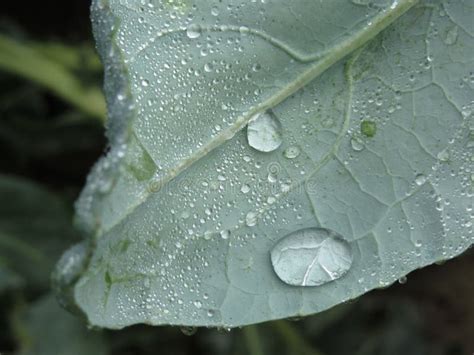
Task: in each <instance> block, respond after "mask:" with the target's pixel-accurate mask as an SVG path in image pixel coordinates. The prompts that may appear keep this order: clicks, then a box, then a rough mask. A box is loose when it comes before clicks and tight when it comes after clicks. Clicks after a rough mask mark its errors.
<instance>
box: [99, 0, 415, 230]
mask: <svg viewBox="0 0 474 355" xmlns="http://www.w3.org/2000/svg"><path fill="white" fill-rule="evenodd" d="M418 1H419V0H399V1H398V2H394V5H393V6H391V7H390V8H389V9H386V10H384V11H383V12H381V13H380V14H378V15H377V16H375V18H374V19H373V20H372V21H371V22H369V23H368V25H367V26H366V27H364V28H363V29H361V30H360V31H358V32H357V33H355V34H354V35H353V36H352V37H351V38H348V39H346V40H345V41H343V42H341V43H338V44H336V45H335V46H334V47H333V48H332V50H329V51H328V54H327V55H326V56H325V57H323V58H321V59H320V60H319V61H317V62H315V63H314V64H313V65H310V66H309V68H308V69H307V70H305V71H304V72H303V73H302V74H300V75H299V76H298V77H297V78H295V80H294V81H292V82H290V83H288V84H287V85H286V86H285V88H283V89H282V90H280V91H279V92H277V93H276V94H275V95H273V96H271V97H270V98H268V99H267V100H265V101H263V102H262V103H261V104H260V105H258V106H255V107H254V108H252V109H251V110H249V111H248V112H247V113H246V114H245V115H242V116H239V117H238V118H237V119H236V120H235V122H234V124H233V125H232V126H230V127H228V128H227V129H225V130H223V131H222V132H221V133H220V134H219V135H217V136H216V137H215V138H214V139H212V140H210V141H209V142H208V143H207V144H206V145H204V146H203V147H201V148H200V149H198V150H197V151H196V152H195V153H194V154H192V155H190V156H189V157H188V158H187V159H184V160H182V161H180V162H179V163H178V164H177V165H176V166H175V167H174V168H172V169H170V170H169V171H168V172H167V174H166V175H165V176H163V178H162V179H161V181H159V182H158V185H159V186H164V185H165V184H168V183H169V182H170V181H172V180H173V179H175V178H176V177H177V176H178V175H179V174H181V173H182V172H183V171H185V170H187V169H188V168H189V167H190V166H191V165H193V164H194V163H196V162H197V161H199V160H201V159H202V158H204V157H205V156H206V155H207V154H208V153H210V152H211V151H213V150H214V149H216V148H217V147H219V146H221V145H222V144H223V143H225V142H226V141H228V140H230V139H231V138H232V137H234V135H235V134H236V133H238V132H239V131H240V130H242V129H243V128H245V126H246V125H247V123H248V122H249V120H250V119H251V118H252V117H253V116H255V115H256V114H258V113H260V112H264V111H266V110H268V109H270V108H272V107H275V106H276V105H278V104H280V103H281V102H283V101H284V100H285V99H286V98H288V97H289V96H291V95H292V94H294V93H295V92H296V91H298V90H299V89H301V88H302V87H304V86H305V85H307V84H308V83H309V82H311V81H312V80H314V79H315V78H317V77H318V76H319V75H321V74H322V73H323V72H325V71H326V70H327V69H329V68H330V67H331V66H332V65H333V64H335V63H337V62H338V61H339V60H341V59H343V58H344V57H346V56H347V55H349V54H350V53H352V52H354V51H355V50H356V49H357V48H359V47H361V46H362V45H363V44H365V43H367V42H368V41H370V40H371V39H373V38H374V37H375V36H376V35H378V34H379V33H380V32H381V31H382V30H384V29H385V28H386V27H387V26H389V25H390V24H391V23H393V22H394V21H395V20H396V19H398V18H399V17H400V16H401V15H403V14H404V13H405V12H406V11H408V10H409V9H410V8H411V7H413V6H414V5H415V4H416V3H418ZM155 192H157V191H149V192H147V193H146V194H144V195H143V197H142V198H141V199H140V200H138V202H137V203H136V204H134V205H133V206H131V208H130V209H129V210H128V211H127V213H125V214H124V215H123V216H122V217H121V218H119V219H118V220H117V221H116V222H115V223H114V224H112V225H110V226H108V228H107V229H105V230H100V231H99V233H98V234H105V233H106V232H107V231H109V230H111V229H112V228H114V227H115V226H116V225H117V224H119V223H121V222H122V221H123V220H124V219H125V218H126V217H127V216H129V215H131V214H132V213H133V212H134V211H135V209H136V208H137V207H139V206H140V205H142V204H143V203H144V202H145V201H147V200H148V198H149V196H150V195H151V194H153V193H155Z"/></svg>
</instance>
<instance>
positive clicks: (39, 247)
mask: <svg viewBox="0 0 474 355" xmlns="http://www.w3.org/2000/svg"><path fill="white" fill-rule="evenodd" d="M0 201H2V203H1V204H0V267H2V268H3V269H4V270H6V271H10V273H9V274H10V275H12V273H13V274H14V275H16V278H20V279H21V280H22V281H25V282H26V286H28V287H30V288H32V289H35V290H45V289H47V288H49V284H50V281H49V280H50V274H51V271H52V270H53V267H54V263H55V261H56V260H57V258H58V257H59V256H60V255H61V252H62V251H63V250H64V248H66V247H67V246H68V245H70V244H72V243H74V242H75V241H77V240H78V236H77V233H76V232H75V231H74V229H73V228H72V223H71V211H70V210H68V208H67V206H66V204H65V203H64V201H62V200H61V199H60V198H59V197H57V196H56V195H54V194H53V193H52V192H50V191H48V190H46V189H44V188H43V187H41V186H39V185H37V184H35V183H33V182H30V181H28V180H25V179H23V178H20V177H13V176H7V175H1V174H0ZM1 275H2V277H1V279H2V280H1V282H2V283H3V282H5V279H6V278H7V274H5V275H3V274H1ZM4 277H5V279H4ZM17 284H18V283H17Z"/></svg>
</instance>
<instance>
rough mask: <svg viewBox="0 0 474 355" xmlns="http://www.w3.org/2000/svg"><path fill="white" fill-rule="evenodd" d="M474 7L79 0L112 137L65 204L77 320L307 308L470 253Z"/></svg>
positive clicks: (168, 319)
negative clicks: (84, 244)
mask: <svg viewBox="0 0 474 355" xmlns="http://www.w3.org/2000/svg"><path fill="white" fill-rule="evenodd" d="M473 6H474V1H472V0H466V1H428V0H427V1H420V2H417V1H410V0H399V1H393V2H392V1H388V0H380V1H372V2H366V1H352V2H351V1H348V0H338V1H334V0H331V1H329V0H327V1H307V0H301V1H292V2H291V3H290V2H287V1H271V2H249V1H238V2H234V1H232V2H230V1H223V2H218V1H198V0H194V1H193V0H186V1H184V0H182V1H166V2H151V1H150V2H146V4H145V2H141V3H138V2H136V1H115V0H114V1H112V0H110V1H106V0H103V1H101V0H98V1H95V2H94V5H93V21H94V27H95V34H96V37H97V42H98V48H99V50H100V53H101V56H102V59H103V61H104V64H105V69H106V74H105V75H106V77H105V82H106V85H105V90H106V94H107V100H108V106H109V116H110V121H109V122H110V127H109V131H108V135H109V138H110V145H111V147H110V151H109V153H108V154H107V156H106V157H104V158H103V159H101V160H100V161H99V162H98V163H97V164H96V166H95V167H94V169H93V171H92V173H91V175H90V176H89V179H88V183H87V186H86V187H85V189H84V191H83V193H82V195H81V197H80V199H79V201H78V203H77V217H78V222H79V225H80V226H81V227H82V228H83V229H84V230H86V231H87V232H88V233H89V235H90V243H88V245H90V246H91V250H90V254H91V258H90V260H79V259H80V258H79V257H78V256H77V255H73V259H74V260H76V261H75V262H78V263H79V262H80V263H81V265H83V264H85V263H86V262H87V268H86V270H85V271H84V272H83V273H80V274H78V275H76V276H77V277H76V278H78V281H77V283H75V285H74V288H73V291H74V295H75V301H76V303H77V304H78V306H79V307H80V308H81V309H82V310H83V311H84V312H85V313H86V315H87V317H88V319H89V322H90V323H91V324H93V325H98V326H102V327H110V328H121V327H124V326H127V325H131V324H135V323H147V324H154V325H158V324H178V325H187V326H217V327H220V326H225V327H234V326H242V325H246V324H251V323H257V322H263V321H267V320H272V319H279V318H285V317H290V316H304V315H308V314H313V313H316V312H320V311H322V310H325V309H327V308H330V307H332V306H334V305H336V304H339V303H342V302H344V301H347V300H349V299H353V298H355V297H358V296H360V295H362V294H364V293H365V292H367V291H369V290H372V289H374V288H379V287H385V286H387V285H389V284H391V283H393V282H394V281H395V280H397V279H398V278H400V277H402V276H404V275H406V274H407V273H409V272H410V271H412V270H414V269H417V268H421V267H423V266H425V265H428V264H431V263H434V262H437V261H440V260H443V259H448V258H452V257H454V256H456V255H458V254H460V253H462V252H463V251H464V250H466V249H467V248H468V247H469V246H470V245H471V244H472V243H473V239H474V236H473V229H472V203H473V201H472V196H473V186H472V183H473V182H472V180H473V178H472V149H473V148H472V147H473V134H472V129H473V126H474V123H473V118H472V117H473V116H472V115H471V113H472V109H473V108H474V107H473V106H474V105H473V102H472V97H473V74H472V58H474V40H473V36H474V28H473V25H472V21H471V18H470V16H469V14H472V11H473ZM364 122H370V123H369V124H368V123H364ZM247 124H249V129H247V128H246V126H247ZM308 230H309V231H313V232H314V231H318V232H317V233H313V232H310V233H309V234H308V233H306V232H307V231H308ZM305 231H306V232H305ZM302 235H303V236H304V238H302V237H301V236H302ZM321 238H322V239H324V238H336V239H335V240H336V241H337V242H325V241H324V242H321ZM282 240H284V242H282V243H280V242H281V241H282ZM275 248H276V249H275ZM272 250H273V253H272V257H271V256H270V253H271V252H272ZM289 251H291V254H288V252H289ZM86 254H87V253H83V255H86ZM279 258H280V259H279ZM279 261H282V263H279ZM63 262H64V260H63ZM272 262H273V263H272ZM274 267H275V269H274ZM77 269H80V268H77ZM65 278H67V279H68V280H70V279H72V278H71V275H65ZM310 279H311V282H303V281H301V280H310ZM291 280H297V281H291ZM303 285H305V286H303Z"/></svg>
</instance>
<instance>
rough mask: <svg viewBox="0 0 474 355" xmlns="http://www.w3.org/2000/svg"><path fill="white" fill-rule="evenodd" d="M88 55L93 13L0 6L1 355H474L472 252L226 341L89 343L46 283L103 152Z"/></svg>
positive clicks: (97, 74)
mask: <svg viewBox="0 0 474 355" xmlns="http://www.w3.org/2000/svg"><path fill="white" fill-rule="evenodd" d="M137 1H138V0H137ZM93 47H94V44H93V39H92V34H91V26H90V21H89V1H88V0H69V1H60V0H43V1H33V0H30V1H28V0H27V1H17V2H11V1H6V0H5V1H2V3H1V5H0V354H8V353H15V354H16V353H18V354H36V355H43V354H45V355H51V354H53V355H54V354H58V355H59V354H64V355H74V354H78V355H82V354H84V355H85V354H114V355H125V354H127V355H128V354H130V355H132V354H134V355H135V354H137V355H141V354H158V353H159V354H173V355H176V354H251V355H263V354H313V355H317V354H319V355H323V354H324V355H339V354H360V355H363V354H364V355H365V354H367V355H375V354H380V355H386V354H388V355H390V354H394V355H395V354H397V355H398V354H404V355H409V354H413V355H422V354H427V355H444V354H446V355H448V354H449V355H451V354H452V355H458V354H473V353H474V285H473V280H474V271H473V270H474V253H473V252H472V250H471V251H470V252H467V253H465V254H464V255H463V256H461V257H459V258H457V259H455V260H452V261H448V262H446V263H444V264H443V265H433V266H430V267H427V268H425V269H423V270H419V271H416V272H413V273H412V274H410V275H409V276H408V278H407V279H406V280H405V279H403V280H400V282H399V283H397V284H395V285H392V286H390V287H388V288H386V289H384V290H377V291H373V292H371V293H369V294H367V295H365V296H363V297H361V298H360V299H358V300H354V301H352V302H350V303H347V304H343V305H340V306H338V307H335V308H333V309H331V310H329V311H326V312H323V313H321V314H318V315H315V316H312V317H308V318H305V319H301V320H297V319H293V320H284V321H277V322H269V323H266V324H262V325H258V326H252V327H246V328H243V329H236V330H232V331H228V330H210V329H200V330H198V331H197V332H196V330H195V329H176V328H172V327H159V328H152V327H146V326H135V327H131V328H128V329H125V330H122V331H118V332H112V331H103V330H102V331H101V330H91V329H87V328H86V327H85V325H84V324H83V323H82V322H81V321H80V320H79V319H77V318H74V317H72V316H71V315H69V314H68V313H66V312H65V311H63V310H62V309H60V308H59V307H58V306H57V304H56V302H55V301H54V298H53V296H52V295H51V292H50V286H49V273H50V272H51V269H52V268H53V265H54V263H55V261H56V260H57V258H58V257H59V255H60V253H61V251H62V250H64V248H67V246H68V245H71V244H72V243H74V241H75V240H77V239H78V238H79V236H78V235H77V232H76V231H75V230H74V228H73V227H72V213H73V202H74V200H75V198H76V197H77V195H78V193H79V192H80V189H81V187H82V186H83V184H84V182H85V178H86V176H87V173H88V171H89V169H90V167H91V166H92V164H93V163H94V161H95V160H96V159H97V158H98V157H99V156H100V155H101V154H102V152H103V150H104V147H105V139H104V129H103V124H104V122H105V111H104V104H103V97H102V94H101V91H100V88H101V85H102V83H101V81H102V68H101V65H100V62H99V60H98V58H97V56H96V54H95V52H94V49H93ZM194 333H195V334H194ZM191 334H193V335H191Z"/></svg>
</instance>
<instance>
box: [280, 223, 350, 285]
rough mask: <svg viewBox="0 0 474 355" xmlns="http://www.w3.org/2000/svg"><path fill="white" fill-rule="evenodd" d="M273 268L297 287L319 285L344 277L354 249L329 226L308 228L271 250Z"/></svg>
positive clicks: (294, 233)
mask: <svg viewBox="0 0 474 355" xmlns="http://www.w3.org/2000/svg"><path fill="white" fill-rule="evenodd" d="M271 261H272V265H273V269H274V270H275V272H276V274H277V275H278V277H279V278H280V279H281V280H282V281H283V282H285V283H287V284H289V285H293V286H319V285H323V284H325V283H328V282H330V281H333V280H336V279H338V278H340V277H341V276H343V275H344V274H345V273H347V271H349V269H350V268H351V265H352V252H351V248H350V246H349V243H347V242H346V241H345V240H344V239H342V237H341V236H340V235H339V234H337V233H336V232H333V231H331V230H329V229H324V228H307V229H301V230H298V231H296V232H293V233H290V234H288V235H287V236H285V237H284V238H283V239H281V240H280V241H279V242H278V243H277V244H276V245H275V246H274V247H273V249H272V251H271Z"/></svg>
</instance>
